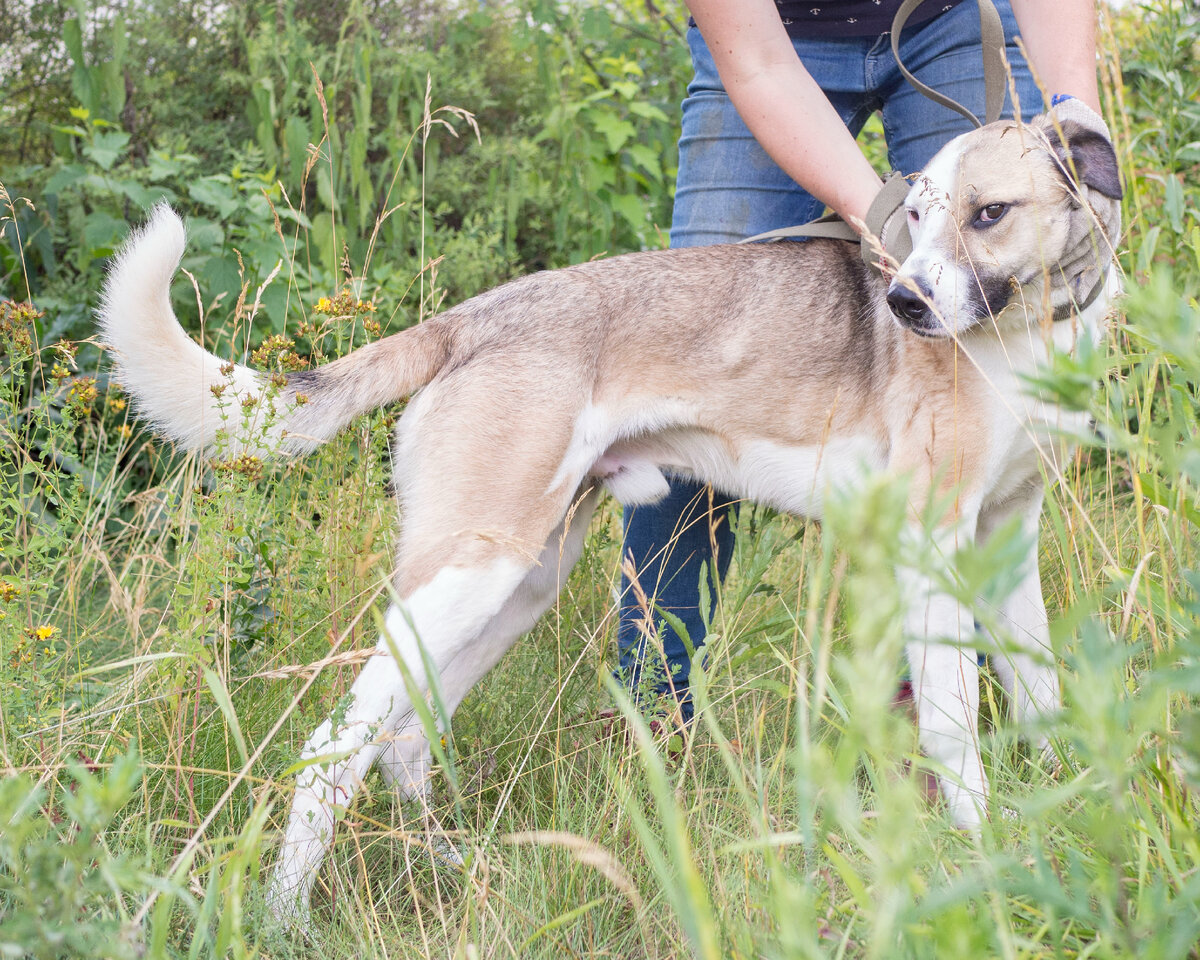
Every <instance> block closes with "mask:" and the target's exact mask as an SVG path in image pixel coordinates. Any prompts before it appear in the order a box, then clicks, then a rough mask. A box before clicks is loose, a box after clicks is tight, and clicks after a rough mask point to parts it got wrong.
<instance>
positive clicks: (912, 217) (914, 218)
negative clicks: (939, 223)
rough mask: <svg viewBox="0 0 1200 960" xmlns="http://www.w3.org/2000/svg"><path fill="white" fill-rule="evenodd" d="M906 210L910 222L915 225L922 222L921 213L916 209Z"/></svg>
mask: <svg viewBox="0 0 1200 960" xmlns="http://www.w3.org/2000/svg"><path fill="white" fill-rule="evenodd" d="M905 212H906V213H907V214H908V222H909V223H911V224H914V225H915V224H918V223H920V222H921V215H920V214H919V213H917V211H916V210H912V209H907V210H905Z"/></svg>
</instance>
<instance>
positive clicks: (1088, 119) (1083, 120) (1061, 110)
mask: <svg viewBox="0 0 1200 960" xmlns="http://www.w3.org/2000/svg"><path fill="white" fill-rule="evenodd" d="M1051 103H1052V104H1053V106H1051V107H1050V109H1049V110H1048V111H1046V116H1047V117H1048V118H1049V119H1050V120H1051V122H1052V123H1056V124H1058V125H1059V126H1061V125H1062V124H1064V123H1077V124H1079V125H1080V126H1081V127H1083V128H1084V129H1086V130H1091V131H1093V132H1094V133H1098V134H1100V135H1101V136H1103V137H1104V139H1105V140H1107V141H1108V142H1109V143H1112V133H1111V132H1109V129H1108V124H1107V123H1105V122H1104V118H1103V117H1102V116H1100V114H1098V113H1097V112H1096V111H1095V110H1093V109H1092V108H1091V107H1089V106H1088V105H1087V104H1086V103H1084V102H1083V101H1082V100H1080V99H1079V98H1078V97H1072V96H1069V95H1064V94H1056V95H1055V96H1054V98H1053V99H1052V100H1051Z"/></svg>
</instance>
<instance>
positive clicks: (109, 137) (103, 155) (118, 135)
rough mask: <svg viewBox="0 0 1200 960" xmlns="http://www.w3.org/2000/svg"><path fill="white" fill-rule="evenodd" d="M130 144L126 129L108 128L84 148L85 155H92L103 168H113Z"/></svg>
mask: <svg viewBox="0 0 1200 960" xmlns="http://www.w3.org/2000/svg"><path fill="white" fill-rule="evenodd" d="M128 145H129V134H127V133H126V132H125V131H124V130H108V131H104V132H103V133H97V134H96V136H95V138H94V139H93V140H92V142H91V143H89V144H88V145H87V146H85V147H84V148H83V153H84V155H85V156H88V157H91V158H92V160H94V161H95V162H96V163H97V164H98V165H99V167H100V169H102V170H111V169H112V168H113V165H114V164H115V163H116V162H117V160H119V159H120V157H121V154H122V153H123V152H124V151H125V148H126V147H127V146H128Z"/></svg>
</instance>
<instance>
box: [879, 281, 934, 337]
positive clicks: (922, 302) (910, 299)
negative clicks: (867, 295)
mask: <svg viewBox="0 0 1200 960" xmlns="http://www.w3.org/2000/svg"><path fill="white" fill-rule="evenodd" d="M911 283H912V282H911V281H909V282H907V283H901V282H900V281H899V280H898V279H897V280H893V281H892V283H891V285H890V286H889V287H888V292H887V305H888V309H889V310H891V311H892V315H893V316H894V317H895V318H896V319H897V320H899V321H900V326H902V327H904V328H905V329H907V330H911V331H913V333H919V334H920V335H921V336H923V337H940V336H942V335H943V334H944V331H943V330H942V328H941V324H939V323H938V322H937V318H936V317H935V316H934V315H933V311H932V310H931V309H930V307H929V297H930V295H931V294H932V292H933V291H931V290H930V289H929V287H928V286H927V285H926V284H925V282H924V281H923V280H917V281H916V286H917V289H916V290H913V289H912V286H911Z"/></svg>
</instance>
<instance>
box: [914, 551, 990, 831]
mask: <svg viewBox="0 0 1200 960" xmlns="http://www.w3.org/2000/svg"><path fill="white" fill-rule="evenodd" d="M953 547H954V544H953V543H948V544H947V545H946V550H945V551H944V552H943V551H941V550H938V554H939V556H943V557H945V558H946V559H947V560H948V559H949V556H950V551H952V550H953ZM935 549H936V548H935ZM900 586H901V590H902V596H903V598H904V601H903V602H904V604H905V613H904V630H905V636H906V637H907V638H908V642H907V644H906V653H907V655H908V664H909V669H910V671H911V672H912V688H913V695H914V697H915V698H916V703H917V723H918V727H919V731H920V742H921V749H922V751H923V752H924V753H925V755H926V756H927V757H929V758H930V759H931V760H933V761H935V762H936V763H937V764H938V765H939V766H940V768H941V769H940V770H939V771H938V782H939V784H940V786H941V789H942V796H943V798H944V799H945V801H946V805H947V806H948V807H949V809H950V815H951V817H952V818H953V820H954V822H955V824H957V825H958V826H960V827H963V828H966V829H970V830H976V829H978V827H979V823H980V820H981V818H982V816H983V814H984V812H985V811H986V809H987V774H986V773H985V772H984V769H983V761H982V758H981V757H980V753H979V727H978V718H979V666H978V663H977V661H976V658H975V650H974V632H975V628H974V619H973V617H972V616H971V612H970V610H968V609H967V608H966V607H964V606H963V605H962V604H961V603H959V601H958V600H956V599H955V598H954V597H952V596H949V595H948V594H946V593H945V592H943V591H942V590H940V589H939V588H938V586H937V585H936V583H935V582H934V578H933V577H932V576H931V575H930V574H928V573H924V572H920V571H916V570H911V569H909V570H901V571H900Z"/></svg>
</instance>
